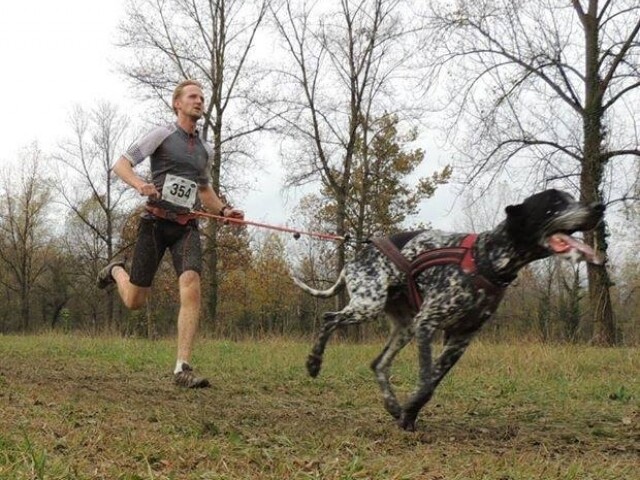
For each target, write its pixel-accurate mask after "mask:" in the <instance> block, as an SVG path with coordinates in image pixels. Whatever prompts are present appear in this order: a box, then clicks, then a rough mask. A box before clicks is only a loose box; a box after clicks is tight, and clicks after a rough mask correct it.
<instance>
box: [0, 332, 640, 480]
mask: <svg viewBox="0 0 640 480" xmlns="http://www.w3.org/2000/svg"><path fill="white" fill-rule="evenodd" d="M309 346H310V345H309V344H308V343H306V342H298V341H287V340H277V339H276V340H268V341H260V342H241V343H233V342H225V341H209V340H207V341H202V342H200V343H199V345H198V356H197V358H196V359H195V362H194V363H195V365H196V366H197V368H198V370H199V371H200V372H203V373H206V374H207V375H208V376H209V377H210V379H211V380H212V381H213V384H214V387H213V388H211V389H207V390H201V391H184V390H179V389H177V388H175V387H174V386H173V385H172V383H171V380H172V379H171V374H170V369H171V366H172V361H173V351H174V346H173V342H172V341H160V342H149V341H144V340H122V339H90V338H80V337H64V336H37V337H19V336H4V337H1V336H0V354H1V355H2V359H3V362H2V364H1V365H0V412H2V414H1V416H0V478H2V479H22V478H24V479H27V478H29V479H31V478H42V479H44V478H47V479H131V480H133V479H248V478H259V479H289V478H291V479H344V480H347V479H357V478H362V479H365V478H366V479H414V478H415V479H431V480H436V479H439V480H444V479H446V480H451V479H497V480H516V479H518V480H519V479H545V478H546V479H566V480H569V479H594V480H595V479H598V480H605V479H631V478H634V476H635V475H636V474H637V465H638V463H637V462H638V457H639V454H640V427H639V426H640V413H639V412H640V400H639V398H640V380H639V379H640V355H639V353H640V352H639V351H638V350H637V349H596V348H585V347H549V346H543V345H535V344H533V345H514V346H512V345H487V344H479V343H478V344H475V345H473V346H472V348H470V350H469V351H468V352H467V354H466V355H465V357H464V358H463V359H462V360H461V362H460V364H459V365H458V366H456V367H455V368H454V370H453V371H452V373H451V374H450V375H449V376H448V377H447V378H446V379H445V381H444V382H443V384H442V385H441V387H440V389H439V390H438V391H437V393H436V395H435V397H434V398H433V400H432V401H431V403H429V404H428V405H427V407H426V408H425V409H424V411H423V413H422V415H421V416H420V417H419V424H418V431H417V432H416V433H414V434H409V433H405V432H402V431H400V430H399V429H398V428H397V427H396V426H395V425H394V423H393V422H392V420H391V418H390V417H389V416H388V415H387V414H386V412H384V409H383V408H382V405H381V401H380V396H379V392H378V389H377V386H376V384H375V382H374V380H373V376H372V374H371V372H370V371H369V369H368V364H369V362H370V360H371V359H372V358H373V357H374V356H375V355H376V353H377V352H378V350H379V349H380V347H381V345H377V344H376V345H346V344H332V345H331V346H330V348H329V349H328V351H327V356H326V359H325V364H324V370H323V372H322V373H321V376H320V377H319V378H317V379H315V380H313V379H310V378H308V377H307V376H306V373H305V370H304V360H305V357H306V354H307V350H308V348H309ZM414 354H415V352H414V349H413V348H407V349H406V351H405V352H403V353H402V354H401V356H400V357H399V358H398V361H397V362H396V366H395V368H394V370H393V372H394V376H393V381H394V384H395V385H396V386H397V388H398V391H399V392H400V393H401V395H406V393H407V392H409V391H410V390H411V388H412V386H413V381H414V378H415V361H414Z"/></svg>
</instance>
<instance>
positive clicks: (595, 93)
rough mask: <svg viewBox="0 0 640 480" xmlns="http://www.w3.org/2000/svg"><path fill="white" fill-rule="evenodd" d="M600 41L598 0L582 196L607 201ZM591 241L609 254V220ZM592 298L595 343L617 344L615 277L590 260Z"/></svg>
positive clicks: (591, 27) (592, 26) (593, 14)
mask: <svg viewBox="0 0 640 480" xmlns="http://www.w3.org/2000/svg"><path fill="white" fill-rule="evenodd" d="M599 48H600V46H599V41H598V19H597V2H590V6H589V13H588V15H587V16H586V18H585V105H584V115H583V129H584V152H583V155H584V159H583V163H582V172H581V175H580V192H581V200H582V201H583V202H585V203H591V202H603V198H602V190H601V187H602V182H603V177H604V167H605V163H606V160H605V156H604V155H603V148H604V143H605V142H604V129H603V126H602V121H603V117H604V109H603V107H602V96H603V88H604V87H603V84H602V79H601V78H600V74H599V61H598V52H599ZM585 239H586V241H587V243H590V244H591V245H593V244H594V241H595V246H596V248H597V250H598V251H599V252H601V254H602V255H604V256H606V254H607V242H606V223H605V222H603V223H601V224H600V225H599V226H598V227H597V228H596V229H595V231H593V232H589V233H588V234H586V235H585ZM587 275H588V279H589V302H590V307H591V312H592V319H593V320H592V321H593V337H592V340H593V343H595V344H597V345H614V344H615V343H616V334H615V333H616V329H615V321H614V316H613V310H612V306H611V294H610V291H609V287H611V280H610V278H609V273H608V272H607V268H606V262H605V264H604V265H593V264H588V266H587Z"/></svg>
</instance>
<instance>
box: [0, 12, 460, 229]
mask: <svg viewBox="0 0 640 480" xmlns="http://www.w3.org/2000/svg"><path fill="white" fill-rule="evenodd" d="M124 6H125V0H109V1H106V2H105V1H102V2H97V1H95V0H58V1H56V2H51V1H48V0H23V1H22V2H4V3H3V6H2V14H1V15H0V59H1V60H2V64H3V68H2V72H3V73H2V75H0V91H2V92H3V101H2V103H3V106H4V115H2V116H0V162H1V164H3V165H4V164H7V163H15V162H16V159H17V158H19V154H20V152H21V151H24V150H25V149H27V148H28V147H29V146H30V145H32V144H33V143H34V142H37V145H38V146H39V148H40V149H41V150H42V151H43V152H44V154H45V155H46V154H47V152H52V151H53V150H54V149H55V147H56V145H57V144H58V143H59V142H60V141H61V140H62V139H63V138H64V137H65V136H67V135H68V133H69V127H68V123H67V122H68V118H69V114H70V111H71V108H72V107H73V106H74V105H76V104H80V105H81V106H83V107H87V108H92V107H93V106H95V105H96V104H97V102H101V101H109V102H111V103H114V104H116V105H120V106H122V108H124V109H126V111H127V112H130V111H133V112H135V108H132V107H135V105H136V102H135V99H134V98H132V97H131V96H130V95H129V93H128V91H127V84H126V82H125V80H124V78H123V77H122V76H121V75H120V74H119V73H118V71H117V61H118V48H117V47H116V46H115V40H116V38H117V26H118V23H119V22H120V21H121V20H122V19H123V18H124V14H125V9H124ZM27 12H28V13H27ZM436 153H437V152H436ZM440 157H441V156H439V155H434V154H433V152H427V158H429V166H428V167H425V168H427V169H428V168H432V166H436V167H437V166H439V167H442V166H443V165H444V164H446V163H447V161H446V158H440ZM427 173H428V171H424V172H421V174H422V175H424V174H427ZM282 177H283V172H282V170H281V168H279V161H278V159H274V161H273V162H270V167H269V171H268V172H266V174H260V175H256V178H255V179H254V180H253V185H252V191H251V192H249V193H248V194H247V196H246V197H245V198H244V199H243V201H241V202H238V207H239V208H243V209H244V210H245V213H246V217H247V219H249V220H256V221H260V222H272V223H274V224H277V225H284V224H286V223H287V222H288V221H289V219H290V217H291V213H292V210H293V207H294V206H295V203H296V199H297V196H296V194H295V193H294V194H293V195H291V194H290V195H289V196H288V197H286V196H284V195H283V194H282V193H281V186H282ZM454 200H455V197H454V195H453V194H452V193H451V189H450V188H448V187H443V188H441V189H439V190H438V192H437V193H436V195H435V197H434V198H433V199H431V200H429V201H427V202H425V203H424V204H423V205H422V207H421V212H420V215H419V218H418V219H419V220H420V221H422V222H430V223H431V224H432V225H433V226H435V227H437V228H441V229H445V230H447V229H450V228H451V227H452V219H453V215H452V214H451V207H452V205H453V204H454Z"/></svg>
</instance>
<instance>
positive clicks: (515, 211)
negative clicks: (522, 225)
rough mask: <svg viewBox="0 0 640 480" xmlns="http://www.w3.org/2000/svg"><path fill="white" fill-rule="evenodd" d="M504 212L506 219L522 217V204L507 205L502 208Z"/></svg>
mask: <svg viewBox="0 0 640 480" xmlns="http://www.w3.org/2000/svg"><path fill="white" fill-rule="evenodd" d="M504 211H505V213H506V214H507V219H508V220H510V219H514V218H517V217H522V215H523V213H524V212H523V211H524V205H522V204H518V205H508V206H507V207H506V208H505V209H504Z"/></svg>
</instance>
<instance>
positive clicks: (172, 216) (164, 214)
mask: <svg viewBox="0 0 640 480" xmlns="http://www.w3.org/2000/svg"><path fill="white" fill-rule="evenodd" d="M144 208H145V209H146V210H147V212H149V213H150V214H151V215H153V216H154V217H158V218H162V219H163V220H169V221H172V222H176V223H179V224H180V225H186V224H187V223H189V222H190V221H191V220H195V219H196V218H198V216H197V215H196V214H195V213H176V212H172V211H171V210H167V209H166V208H160V207H154V206H153V205H145V207H144Z"/></svg>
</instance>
